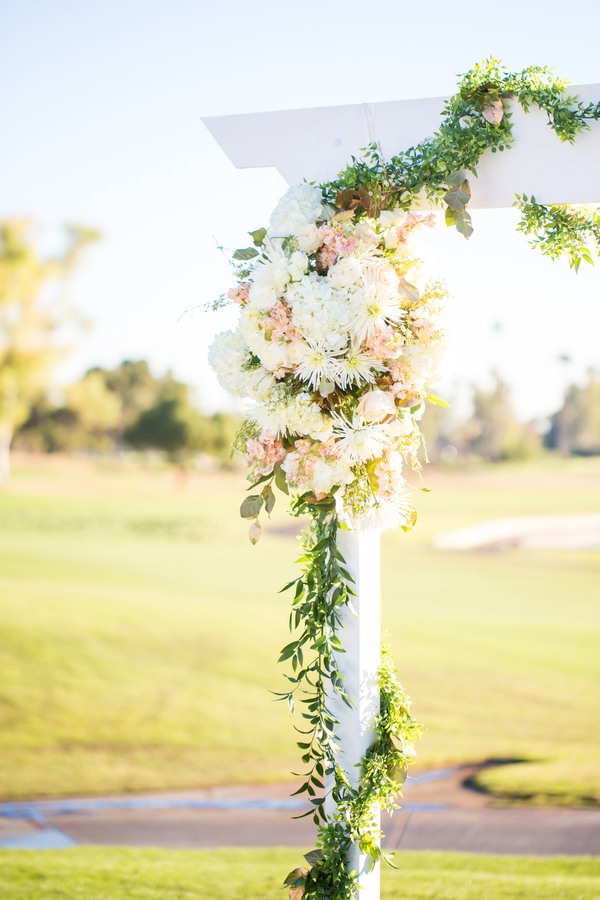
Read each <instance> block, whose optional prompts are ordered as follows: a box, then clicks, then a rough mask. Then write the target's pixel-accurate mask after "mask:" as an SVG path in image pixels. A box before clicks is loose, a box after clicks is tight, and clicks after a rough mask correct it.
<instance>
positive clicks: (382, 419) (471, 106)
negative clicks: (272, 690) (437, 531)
mask: <svg viewBox="0 0 600 900" xmlns="http://www.w3.org/2000/svg"><path fill="white" fill-rule="evenodd" d="M566 84H567V83H566V82H564V81H561V80H559V79H556V78H554V77H553V76H552V74H551V71H550V70H549V69H547V68H541V67H535V66H531V67H529V68H527V69H525V70H523V71H522V72H520V73H516V74H515V73H510V72H506V71H505V70H504V69H503V68H502V67H501V64H500V61H499V60H494V59H489V60H485V61H483V62H482V63H480V64H478V65H476V66H475V67H474V68H473V69H472V70H471V71H470V72H467V73H466V74H465V75H464V76H463V77H462V79H461V82H460V84H459V91H458V93H457V94H455V95H454V96H453V97H452V98H450V100H449V101H448V102H447V104H446V106H445V108H444V112H443V119H442V122H441V124H440V127H439V129H438V131H437V132H436V133H435V134H434V135H433V136H432V137H430V138H426V139H425V140H424V141H422V142H421V143H420V144H418V145H416V146H415V147H410V148H408V149H407V150H404V151H401V152H399V153H398V154H397V155H395V156H393V157H391V159H389V160H385V159H384V158H383V156H382V154H381V150H380V148H379V147H378V146H377V145H371V146H369V147H368V148H366V150H365V151H363V157H362V158H361V159H353V160H352V163H351V164H350V165H348V166H347V168H346V169H345V170H344V171H343V172H341V173H340V174H339V175H338V177H337V179H335V180H334V181H332V182H330V183H328V184H324V185H320V186H314V185H311V184H302V185H297V186H295V187H292V188H290V190H289V191H288V192H287V193H286V194H285V196H284V197H283V198H282V199H281V201H280V202H279V203H278V205H277V206H276V208H275V210H274V211H273V214H272V216H271V220H270V223H269V227H268V229H265V228H260V229H258V230H256V231H254V232H250V234H251V237H252V240H253V246H251V247H246V248H243V249H240V250H236V251H235V253H234V254H233V258H234V261H235V273H236V280H237V284H236V286H235V287H234V288H232V289H231V290H230V291H229V292H228V294H227V295H226V296H224V297H222V298H220V300H219V301H218V302H217V303H216V304H214V305H213V308H215V307H219V306H220V305H223V303H227V302H230V303H235V304H237V305H238V306H239V308H240V315H239V324H238V326H237V328H236V329H235V330H233V331H228V332H225V333H223V334H221V335H219V336H218V337H217V338H216V340H215V341H214V343H213V345H212V347H211V351H210V361H211V363H212V366H213V368H214V369H215V371H216V373H217V376H218V378H219V381H220V383H221V385H222V386H223V387H224V388H225V389H226V390H228V391H230V392H231V393H232V394H234V395H236V396H239V397H244V398H247V399H248V400H249V401H251V404H252V405H251V408H250V410H249V416H248V419H247V421H246V423H245V424H244V426H243V427H242V429H241V431H240V433H239V435H238V437H237V439H236V443H235V449H237V450H238V451H240V452H241V453H242V454H243V456H244V457H245V459H246V462H247V464H248V470H249V479H250V481H251V484H252V488H257V487H261V489H260V492H259V493H255V494H251V495H250V496H248V497H246V499H245V500H244V502H243V503H242V505H241V510H240V511H241V515H242V516H243V517H244V518H245V519H248V520H249V521H250V531H249V536H250V540H251V541H252V542H253V543H256V542H257V541H258V539H259V537H260V535H261V526H260V524H259V516H260V513H261V511H262V509H263V508H264V509H265V511H266V512H267V514H270V513H271V511H272V509H273V505H274V503H275V493H274V491H273V487H274V486H275V487H277V488H279V489H280V490H282V491H283V492H284V493H286V494H287V493H290V492H291V494H292V495H293V497H294V499H293V502H292V512H293V513H294V514H296V515H300V514H309V515H310V517H311V524H310V527H309V529H308V530H307V531H306V532H305V534H304V536H303V547H304V555H303V556H302V558H301V559H300V561H299V562H300V563H301V564H302V567H303V571H302V574H301V575H300V577H298V578H296V579H294V580H293V581H291V582H290V583H289V584H288V585H286V587H285V588H284V590H288V589H289V590H293V592H294V593H293V600H292V612H291V615H290V629H291V631H292V632H293V635H294V637H293V640H292V641H291V643H289V644H288V645H287V646H286V647H284V648H283V650H282V652H281V656H280V661H281V662H289V663H290V664H291V674H286V676H285V677H286V678H287V680H288V682H289V688H288V690H287V691H285V692H283V693H280V694H279V695H278V697H279V699H282V700H285V701H287V702H288V703H289V705H290V708H291V709H292V711H295V710H298V709H300V710H301V712H300V714H301V716H302V718H303V720H304V725H305V727H304V728H303V729H298V730H299V731H300V732H301V735H302V741H300V742H299V743H298V746H299V748H300V750H301V758H302V763H303V765H304V766H306V767H307V769H308V771H307V772H306V773H305V781H304V783H303V784H302V785H301V787H300V788H299V790H298V791H297V793H303V792H305V793H306V795H307V798H308V800H309V802H310V804H311V805H312V810H311V811H310V813H309V814H311V813H312V815H313V818H314V821H315V823H316V824H317V825H318V833H317V847H316V849H315V850H313V851H311V852H310V853H308V854H307V855H306V860H307V862H308V864H309V866H310V868H306V867H303V866H302V867H298V868H296V869H294V870H293V871H292V872H290V874H289V875H288V876H287V878H286V879H285V884H286V885H287V886H288V888H289V897H290V900H301V898H304V900H309V898H314V900H355V898H356V896H357V889H358V880H357V875H356V872H354V871H351V870H350V867H349V865H348V859H349V853H350V849H351V848H352V846H353V845H358V846H359V847H360V849H361V850H362V851H363V852H364V853H366V854H367V855H368V856H370V857H371V859H372V860H373V862H376V861H377V860H378V859H379V858H380V857H381V856H382V855H383V854H382V851H381V850H380V847H379V837H380V833H379V831H378V829H377V827H376V826H375V824H374V821H373V816H372V810H373V808H374V806H376V805H379V806H380V807H384V808H387V809H390V810H391V809H394V808H396V800H397V796H398V793H399V791H400V789H401V787H402V783H403V781H404V778H405V777H406V769H407V766H408V764H409V763H410V761H411V759H412V757H413V755H414V749H413V744H414V740H415V738H416V737H418V735H419V731H420V726H419V725H418V724H417V723H416V722H415V720H414V719H413V718H412V716H411V713H410V701H409V699H408V697H407V696H406V694H405V693H404V691H403V689H402V687H401V686H400V684H399V683H398V680H397V675H396V671H395V669H394V666H393V662H392V660H391V656H390V654H389V652H388V651H386V650H385V649H384V652H383V653H382V664H381V668H380V671H379V689H380V714H379V717H378V719H377V737H376V740H375V742H374V744H373V745H372V747H371V748H370V749H369V750H368V751H367V753H366V755H365V757H364V759H363V760H362V763H361V777H360V781H359V784H358V786H357V787H353V786H352V785H351V783H350V781H349V779H348V776H347V773H345V771H344V769H343V766H342V765H341V764H340V760H339V756H338V752H339V748H338V746H337V741H336V735H335V727H336V724H337V722H336V721H335V718H334V716H333V715H332V714H331V711H330V709H329V700H328V697H329V696H331V691H332V690H333V691H335V692H336V693H337V694H339V695H340V696H341V697H342V698H343V699H344V700H346V701H347V702H348V703H351V698H349V697H347V695H346V694H345V691H344V685H343V679H342V676H341V674H340V672H339V670H338V667H337V662H336V658H337V654H338V653H339V652H341V651H342V650H343V647H342V644H341V642H340V637H339V633H338V632H339V625H340V615H341V611H342V609H343V607H345V606H349V605H350V604H351V601H352V596H353V594H354V591H353V587H352V578H351V576H350V574H349V573H348V571H347V569H346V568H345V561H344V559H343V557H342V555H341V553H340V551H339V547H338V545H337V532H338V528H339V527H346V528H351V529H364V528H376V529H379V530H383V529H386V528H397V527H400V528H402V529H404V530H409V529H410V528H411V527H412V526H413V525H414V523H415V521H416V512H415V510H414V508H413V505H412V502H411V498H410V495H409V484H408V480H407V478H406V471H407V469H409V470H418V469H419V468H420V462H419V458H418V454H419V450H420V448H422V447H424V441H423V437H422V435H421V432H420V429H419V421H420V418H421V416H422V414H423V411H424V408H425V403H426V401H430V402H431V403H434V404H441V405H447V404H445V403H444V401H442V400H440V399H439V398H438V397H436V396H435V394H432V393H431V386H432V384H434V383H435V378H436V370H437V363H438V359H439V355H440V350H441V348H442V345H443V335H442V331H441V327H440V313H441V311H442V303H443V300H444V298H445V296H446V292H445V289H444V287H443V285H441V284H440V283H439V282H437V281H435V280H431V279H428V278H427V275H426V273H425V271H424V268H423V264H422V262H421V260H420V259H419V255H418V253H417V252H416V250H415V246H416V242H415V234H416V232H418V230H419V229H420V228H423V227H427V226H430V225H432V224H433V223H434V219H433V217H432V216H429V215H425V216H424V215H420V214H419V213H417V212H415V206H416V204H417V203H418V201H419V199H420V198H421V197H423V196H425V197H427V198H428V200H429V201H430V202H433V203H438V204H439V205H440V206H441V207H442V208H443V209H444V210H445V221H446V224H447V225H448V226H451V227H455V228H456V229H457V231H458V232H459V233H461V234H462V235H463V236H464V237H466V238H468V237H469V236H470V235H471V233H472V231H473V226H472V222H471V217H470V215H469V212H468V210H467V206H468V203H469V199H470V186H469V180H468V175H469V173H473V174H475V173H476V167H477V165H478V163H479V160H480V159H481V157H482V156H483V154H484V153H485V152H487V151H488V150H489V151H491V152H493V153H495V152H497V151H504V150H506V149H510V147H511V146H512V144H513V141H514V138H513V133H512V124H511V121H510V119H511V116H510V107H509V103H510V102H511V101H512V100H516V101H517V102H519V103H520V104H521V106H522V107H523V109H524V110H525V111H526V112H527V111H528V109H529V108H530V107H531V106H532V105H536V106H538V107H539V108H541V109H543V110H545V111H546V113H547V115H548V124H549V126H550V127H551V128H552V129H553V131H554V132H555V133H556V134H557V136H558V137H559V139H560V140H562V141H573V140H574V139H575V137H576V136H577V134H579V133H580V132H581V131H583V130H585V129H586V128H588V127H589V125H588V122H589V121H595V120H598V119H600V103H592V104H588V105H584V104H583V103H581V102H580V101H578V100H577V98H574V97H570V96H568V95H567V94H566ZM516 205H517V206H518V207H519V208H520V210H521V213H522V219H521V222H520V224H519V226H518V228H519V230H520V231H522V232H523V233H524V234H526V235H529V236H530V240H531V243H532V244H534V246H537V247H538V248H539V249H541V251H542V252H543V253H545V254H547V255H549V256H551V257H552V258H558V257H561V256H563V257H566V258H567V260H568V261H569V263H570V265H571V266H572V267H573V268H574V269H575V270H577V269H578V267H579V265H580V262H581V261H582V260H583V261H586V262H592V256H591V253H592V252H593V251H594V250H597V249H598V247H600V219H599V216H598V213H593V214H591V215H588V214H587V213H584V212H582V211H581V210H578V209H572V208H569V207H557V206H550V207H548V206H544V205H542V204H539V203H538V202H537V201H536V200H535V198H534V197H530V198H528V197H527V196H526V195H525V194H523V195H521V196H519V195H517V197H516ZM423 455H424V457H425V459H426V458H427V456H426V452H425V453H424V454H423ZM326 779H327V783H325V780H326ZM325 791H328V792H329V793H330V794H331V798H332V800H333V806H334V809H335V812H334V813H333V814H332V815H330V816H329V817H328V816H327V815H326V814H325V811H324V804H325V797H324V793H325Z"/></svg>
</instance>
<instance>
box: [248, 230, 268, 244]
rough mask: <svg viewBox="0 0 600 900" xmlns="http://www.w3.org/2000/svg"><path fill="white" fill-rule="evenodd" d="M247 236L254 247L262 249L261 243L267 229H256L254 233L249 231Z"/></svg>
mask: <svg viewBox="0 0 600 900" xmlns="http://www.w3.org/2000/svg"><path fill="white" fill-rule="evenodd" d="M248 234H249V235H250V237H251V238H252V240H253V242H254V246H255V247H262V245H263V241H264V239H265V237H266V236H267V229H266V228H257V229H256V231H249V232H248Z"/></svg>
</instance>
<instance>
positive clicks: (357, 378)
mask: <svg viewBox="0 0 600 900" xmlns="http://www.w3.org/2000/svg"><path fill="white" fill-rule="evenodd" d="M374 371H377V372H385V371H386V366H384V365H382V364H381V362H379V360H377V359H375V357H374V356H371V354H370V353H369V352H368V351H367V350H361V348H360V346H359V345H358V344H352V345H351V346H350V347H349V348H348V350H347V351H346V355H345V356H343V357H342V358H341V359H339V360H338V379H337V382H336V383H337V384H338V385H339V386H340V387H341V388H342V389H343V390H348V389H349V388H351V387H353V386H354V385H359V384H361V383H362V382H365V383H367V384H373V383H374V381H375V375H374V374H373V372H374Z"/></svg>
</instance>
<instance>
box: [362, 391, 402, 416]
mask: <svg viewBox="0 0 600 900" xmlns="http://www.w3.org/2000/svg"><path fill="white" fill-rule="evenodd" d="M356 412H357V414H358V415H359V416H362V418H363V419H364V420H365V422H382V421H383V420H384V419H387V418H388V416H393V417H394V418H395V417H396V401H395V400H394V395H393V394H391V393H390V392H389V391H379V390H375V391H367V392H366V393H365V394H363V395H362V397H361V398H360V400H359V401H358V406H357V407H356Z"/></svg>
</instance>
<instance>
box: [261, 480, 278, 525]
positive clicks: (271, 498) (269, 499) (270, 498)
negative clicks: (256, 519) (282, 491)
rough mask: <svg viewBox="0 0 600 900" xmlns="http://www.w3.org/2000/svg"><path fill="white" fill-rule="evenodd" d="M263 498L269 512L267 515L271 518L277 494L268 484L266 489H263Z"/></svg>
mask: <svg viewBox="0 0 600 900" xmlns="http://www.w3.org/2000/svg"><path fill="white" fill-rule="evenodd" d="M261 493H262V498H263V500H264V502H265V509H266V511H267V515H268V516H269V517H270V515H271V513H272V512H273V507H274V506H275V494H274V493H273V490H272V488H271V485H270V484H267V485H266V487H264V488H263V489H262V492H261Z"/></svg>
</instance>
